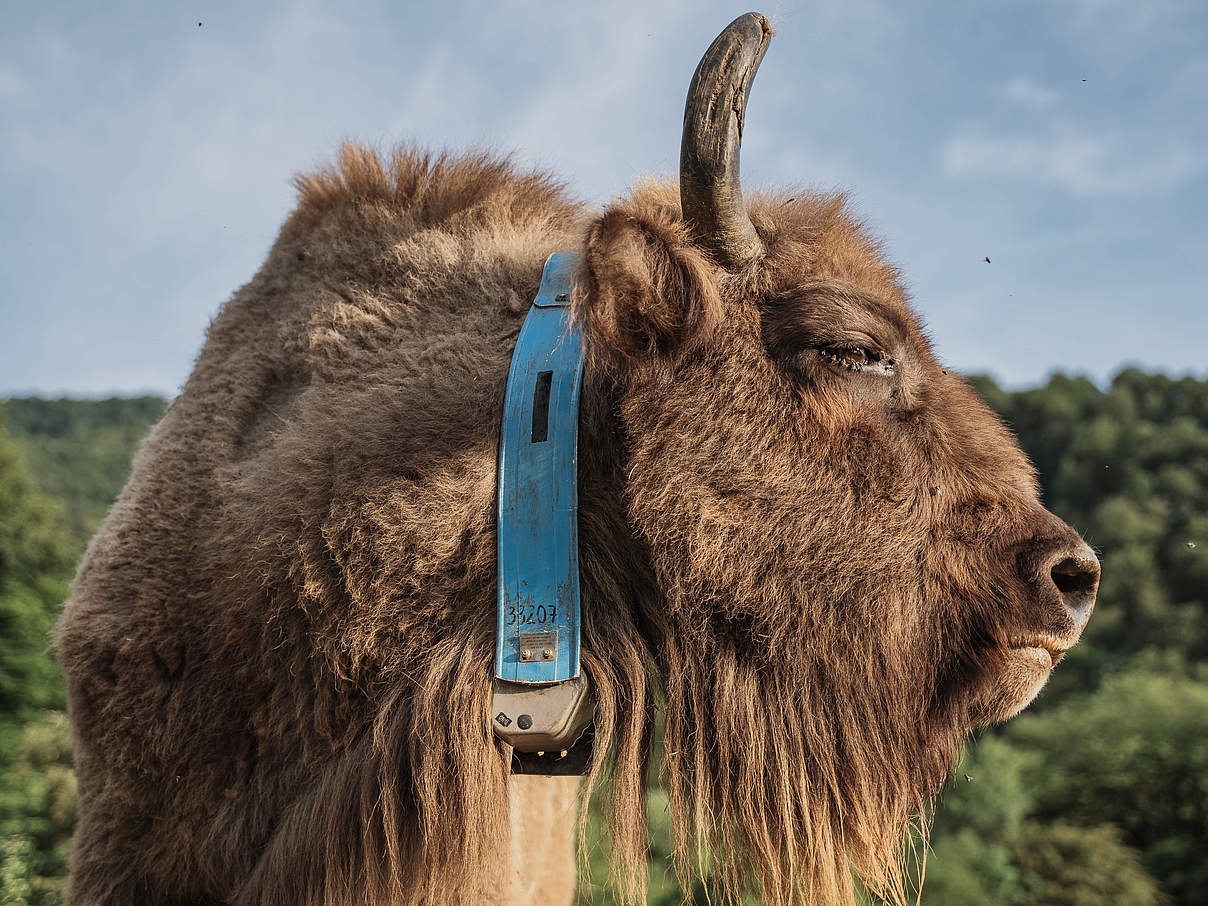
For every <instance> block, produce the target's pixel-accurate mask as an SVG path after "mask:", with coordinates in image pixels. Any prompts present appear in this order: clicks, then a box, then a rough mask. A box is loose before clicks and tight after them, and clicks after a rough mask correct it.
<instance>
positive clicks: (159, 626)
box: [58, 147, 1079, 906]
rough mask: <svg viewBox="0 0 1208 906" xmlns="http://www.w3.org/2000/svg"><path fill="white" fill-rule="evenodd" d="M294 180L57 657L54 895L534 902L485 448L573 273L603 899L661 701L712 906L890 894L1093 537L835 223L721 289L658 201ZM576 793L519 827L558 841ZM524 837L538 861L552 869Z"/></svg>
mask: <svg viewBox="0 0 1208 906" xmlns="http://www.w3.org/2000/svg"><path fill="white" fill-rule="evenodd" d="M298 185H299V189H300V194H301V200H300V203H299V206H298V209H297V211H296V212H295V213H294V214H293V216H292V217H291V218H290V220H289V221H288V222H287V223H286V225H285V227H284V228H283V230H282V232H281V236H280V238H279V240H278V241H277V243H276V245H275V246H274V247H273V249H272V251H271V253H270V255H269V258H268V261H267V262H266V264H265V265H264V267H263V269H262V270H261V271H260V273H259V274H258V275H257V276H256V277H255V279H254V280H253V281H252V282H251V283H249V284H248V285H247V286H246V287H244V288H243V289H242V290H241V291H240V292H239V293H238V294H237V295H236V296H235V297H234V298H233V299H232V300H231V301H230V302H229V303H227V305H226V306H225V307H224V309H223V311H222V313H221V314H220V315H219V317H218V318H217V319H216V320H215V321H214V323H213V324H212V326H211V327H210V330H209V336H208V340H207V343H206V345H205V348H204V350H203V351H202V353H201V356H200V358H199V360H198V362H197V365H196V368H195V369H194V372H193V374H192V376H191V377H190V379H189V381H188V383H187V384H186V386H185V388H184V390H183V392H182V393H181V395H180V396H179V397H178V398H177V399H176V400H175V401H174V403H173V404H172V406H171V407H170V409H169V411H168V412H167V414H166V415H165V417H164V419H163V421H162V422H161V423H160V424H159V425H158V426H157V427H156V429H155V431H154V432H153V433H152V435H151V437H150V439H149V440H148V441H147V443H146V445H145V446H144V448H143V450H142V451H141V453H140V455H139V457H138V460H137V462H136V464H135V468H134V473H133V476H132V477H131V480H130V483H129V484H128V486H127V487H126V489H125V491H124V492H123V493H122V495H121V497H120V499H119V500H118V502H117V504H116V505H115V507H114V509H113V511H112V513H111V514H110V516H109V518H108V520H107V521H106V523H105V525H104V527H103V529H102V530H101V532H100V534H99V535H98V536H97V537H96V539H94V541H93V543H92V546H91V548H90V550H89V553H88V557H87V559H86V561H85V563H84V565H83V567H82V568H81V571H80V574H79V576H78V578H77V581H76V584H75V588H74V591H73V595H72V598H71V600H70V601H69V603H68V606H67V610H66V613H65V614H64V617H63V620H62V623H61V626H60V631H59V640H58V649H59V653H60V657H61V659H62V663H63V665H64V669H65V671H66V673H67V676H68V679H69V685H70V704H71V716H72V721H73V726H74V731H75V740H76V752H77V770H78V775H79V783H80V826H79V830H78V832H77V836H76V843H75V853H74V862H73V876H72V888H71V901H72V902H73V903H75V904H89V906H92V904H118V903H121V904H130V903H174V904H186V903H188V904H201V903H207V904H208V903H231V904H247V906H250V904H330V906H343V904H353V903H356V904H387V903H389V904H420V903H423V904H427V906H438V904H461V903H466V904H468V903H482V902H491V901H496V900H499V899H508V898H509V896H511V897H515V896H518V892H519V891H520V890H521V889H522V888H523V886H524V879H517V878H516V877H515V876H513V875H511V874H508V873H507V872H508V871H509V869H508V863H509V856H508V845H509V844H508V839H509V834H508V828H509V809H508V788H509V783H510V782H511V783H513V784H514V783H515V781H514V780H512V781H510V780H509V777H508V770H507V765H508V763H509V759H508V753H507V752H506V751H503V750H502V747H501V745H500V744H499V743H498V742H497V741H496V740H495V739H494V737H493V736H492V733H491V730H490V726H489V723H488V720H489V714H488V707H489V696H490V687H491V667H492V651H493V644H494V635H493V633H494V582H495V540H494V523H493V513H494V507H493V504H494V492H495V459H496V437H497V433H498V426H499V418H500V412H501V407H502V395H503V388H504V382H505V378H506V374H507V369H508V362H509V358H510V355H511V351H512V346H513V343H514V341H515V338H516V335H517V333H518V330H519V327H520V323H521V321H522V319H523V316H524V313H525V311H526V309H527V308H528V305H529V302H530V300H531V299H532V297H533V294H534V292H535V290H536V288H537V283H538V280H539V276H540V273H541V267H542V263H543V261H544V260H545V258H546V256H547V255H548V254H549V253H551V252H554V251H560V250H575V249H578V250H581V251H582V252H583V253H584V258H583V260H584V268H583V273H582V279H581V290H580V292H579V293H578V294H577V298H576V302H575V304H576V313H577V316H578V317H579V318H580V319H581V321H582V323H583V325H584V329H585V331H586V336H587V339H588V345H589V349H590V357H589V362H588V368H587V374H586V382H585V390H584V403H583V413H582V417H581V426H580V432H581V433H580V444H581V450H582V456H581V465H580V469H581V475H580V482H581V488H580V501H581V512H580V537H581V548H582V549H581V554H580V563H581V570H582V588H583V600H584V613H583V661H584V666H585V669H586V671H587V673H588V674H589V675H590V677H591V680H592V682H593V685H594V687H595V689H596V690H597V696H598V710H597V717H596V728H597V729H596V738H597V743H598V745H597V758H596V764H595V766H594V773H593V777H592V778H590V779H589V785H590V784H592V783H594V782H595V780H596V778H598V777H603V776H604V774H605V773H607V774H608V777H609V781H610V786H609V791H608V792H609V794H608V796H607V797H605V798H606V799H607V801H608V802H609V803H610V806H611V814H612V818H611V829H612V836H613V856H614V860H615V866H616V868H617V869H618V874H619V876H620V879H621V885H622V887H623V888H624V889H625V890H626V891H627V892H628V893H629V895H630V896H631V898H632V899H634V900H637V899H639V898H640V896H641V892H642V887H643V883H644V874H645V827H644V819H643V816H644V808H643V799H644V791H645V785H646V769H647V763H648V759H649V754H650V734H651V727H652V721H653V713H654V710H655V707H656V702H658V701H663V702H665V708H666V739H665V742H666V750H667V756H666V774H667V782H668V784H669V787H670V790H671V798H672V810H673V817H674V823H675V827H676V839H677V849H678V856H677V867H678V869H679V871H680V872H681V873H682V874H683V875H684V876H685V878H686V877H687V876H688V875H689V874H690V873H691V872H692V871H693V870H694V866H695V862H696V858H697V853H698V852H704V853H706V857H707V859H709V860H711V863H712V866H713V872H714V877H715V878H716V880H717V883H718V885H719V887H720V889H721V890H722V891H723V892H724V893H725V894H727V895H730V896H737V895H738V893H739V892H740V891H741V890H743V889H751V890H754V891H755V892H757V893H759V894H760V895H761V896H762V897H763V898H764V900H765V901H766V902H768V903H772V904H800V903H805V902H806V901H809V902H816V903H824V902H850V901H851V897H852V894H851V884H850V880H849V864H850V865H854V866H855V867H856V869H857V870H858V871H859V872H860V873H861V874H862V875H863V876H864V877H865V878H866V879H867V880H868V881H869V882H870V883H871V884H872V886H874V887H877V888H880V889H883V890H885V891H887V892H888V893H890V894H892V893H893V892H894V890H895V888H896V884H897V882H896V878H898V877H899V872H898V865H899V862H900V860H901V857H902V840H903V829H904V827H905V826H906V825H907V823H908V822H909V821H910V820H911V819H912V817H913V816H915V815H917V814H919V813H920V810H921V809H922V808H923V806H924V805H925V804H926V802H927V801H928V798H929V796H930V795H931V794H932V793H933V792H934V791H935V789H936V788H937V786H938V784H939V783H940V782H941V781H942V779H943V778H944V776H945V774H946V772H947V770H948V769H949V767H950V765H951V763H952V760H953V758H954V755H955V753H956V751H957V748H958V746H959V744H960V741H961V740H962V739H963V737H964V736H965V734H966V732H967V731H968V729H969V727H970V726H971V725H972V724H974V723H978V722H985V721H989V720H997V719H1002V718H1004V717H1006V716H1009V714H1011V713H1013V712H1014V711H1016V710H1018V709H1019V708H1021V707H1023V706H1024V705H1025V704H1026V703H1027V701H1028V700H1029V699H1030V698H1031V696H1032V695H1034V694H1035V692H1036V691H1037V690H1038V688H1039V685H1040V684H1041V683H1042V682H1043V679H1044V676H1045V675H1047V670H1043V669H1037V668H1034V667H1033V668H1029V667H1028V666H1027V664H1026V663H1023V664H1022V665H1021V662H1020V659H1019V657H1018V656H1016V655H1015V654H1013V652H1015V651H1018V650H1020V646H1022V645H1028V644H1035V640H1036V639H1038V638H1043V639H1045V640H1050V641H1049V642H1046V645H1047V647H1060V646H1062V645H1064V646H1067V647H1068V644H1072V641H1073V639H1074V638H1076V636H1077V627H1076V626H1075V625H1074V624H1073V622H1072V620H1071V618H1070V616H1069V614H1068V613H1067V612H1066V611H1065V609H1064V608H1063V606H1062V604H1061V600H1060V595H1059V594H1057V590H1056V588H1053V589H1052V590H1050V589H1049V588H1048V585H1052V582H1051V580H1050V581H1048V585H1046V584H1045V581H1046V579H1047V578H1048V572H1047V570H1048V569H1049V566H1048V564H1049V562H1050V560H1051V559H1052V556H1053V551H1054V550H1057V549H1059V548H1060V549H1061V550H1065V549H1068V548H1070V547H1071V546H1076V545H1077V544H1078V543H1079V542H1077V539H1076V536H1074V535H1073V532H1072V531H1071V530H1070V529H1069V528H1068V527H1066V526H1064V524H1062V523H1060V522H1059V521H1058V520H1057V519H1055V517H1053V516H1051V515H1050V514H1048V513H1047V512H1046V511H1045V510H1043V509H1042V507H1041V506H1040V504H1039V503H1038V501H1037V496H1036V486H1035V482H1034V479H1033V474H1032V470H1031V468H1030V466H1029V465H1028V464H1027V462H1026V460H1025V458H1024V457H1023V455H1022V454H1021V453H1020V452H1019V451H1018V449H1017V448H1016V446H1015V444H1014V443H1013V441H1012V439H1011V438H1010V436H1009V435H1008V433H1007V432H1006V430H1005V429H1004V428H1003V427H1002V426H1001V425H1000V424H999V422H998V421H997V420H996V419H995V418H994V416H993V415H992V414H991V413H990V412H989V410H988V409H987V408H986V407H985V406H984V405H983V404H982V403H981V402H980V400H978V398H977V397H976V396H975V395H974V394H973V393H972V391H970V390H969V388H968V387H966V385H965V384H963V383H962V382H961V381H960V380H959V379H958V378H957V377H956V376H953V375H949V374H947V373H946V372H944V371H943V370H942V369H941V368H940V367H939V366H938V365H937V364H936V362H935V360H934V359H933V357H932V355H931V352H930V351H929V348H928V344H927V341H926V339H925V338H924V336H923V334H922V332H921V330H920V328H919V325H918V323H917V321H916V319H915V318H914V316H913V315H912V314H911V312H910V310H909V309H908V307H907V304H906V301H905V295H904V293H903V291H902V289H901V287H900V285H899V283H898V280H897V276H896V274H895V272H894V271H893V270H892V269H891V268H890V267H888V266H887V265H885V264H884V263H883V260H882V258H881V256H880V254H879V252H878V250H877V248H876V246H875V244H874V243H873V242H872V241H870V240H869V239H868V237H867V236H866V234H865V233H864V231H863V230H862V229H861V227H860V226H859V225H858V224H856V223H855V222H853V220H852V219H851V217H850V216H849V215H848V214H847V213H846V212H845V210H844V206H843V201H842V199H841V198H838V197H830V196H816V195H798V196H797V197H796V198H787V197H779V196H768V197H762V198H757V199H755V200H754V201H753V203H752V204H751V211H752V217H753V219H754V222H755V225H756V226H757V228H758V229H759V231H760V233H761V235H762V237H763V239H764V242H765V244H766V246H767V255H766V257H765V258H764V259H763V260H761V261H759V262H757V263H756V264H754V265H751V266H750V267H748V268H747V269H746V270H744V271H743V272H741V273H737V274H733V275H731V274H727V273H725V272H724V271H721V270H720V269H718V268H717V267H715V266H714V265H713V264H712V263H711V262H710V261H709V260H708V258H707V257H706V256H705V255H704V254H703V253H701V252H700V251H699V250H698V249H697V248H696V247H695V246H694V245H693V243H692V242H691V240H690V237H689V236H687V235H686V233H685V231H684V229H683V227H682V225H681V223H680V219H679V213H678V203H677V197H676V194H675V191H674V189H673V187H669V186H665V185H662V184H650V185H646V186H642V187H639V188H638V189H637V190H636V191H635V192H634V193H633V194H632V195H631V196H630V197H629V198H628V199H626V200H624V201H621V202H619V203H617V204H616V205H614V206H613V207H611V208H609V209H608V210H607V211H605V212H604V213H603V215H593V214H591V213H590V212H588V211H586V210H585V209H583V208H581V207H580V206H579V205H577V204H576V203H574V202H573V201H571V200H570V199H568V197H567V196H566V195H565V194H564V193H563V192H562V190H561V189H560V188H559V187H558V186H557V185H556V184H554V183H553V182H551V181H550V179H548V178H547V177H545V176H542V175H532V174H517V173H515V172H514V171H513V170H512V169H511V168H510V167H509V166H508V165H506V164H504V163H500V162H498V161H494V160H491V159H489V158H486V157H462V158H448V157H437V158H433V157H430V156H428V155H426V154H423V153H421V152H419V151H414V150H402V151H398V152H396V153H395V154H394V155H393V156H392V157H391V158H389V159H388V160H387V161H385V162H383V161H380V160H379V159H378V157H377V156H375V155H374V154H373V153H371V152H369V151H366V150H363V149H359V148H354V147H348V148H345V149H344V151H343V153H342V156H341V159H340V162H339V165H338V166H337V167H333V168H331V169H328V170H325V171H322V172H320V173H318V174H316V175H313V176H308V177H302V178H300V179H299V181H298ZM855 347H862V348H867V349H870V350H876V351H879V353H881V354H882V358H881V362H880V364H878V365H877V367H876V368H874V367H871V366H870V367H869V368H866V369H864V370H860V371H851V370H848V368H846V367H844V362H847V364H849V365H850V364H851V363H850V362H849V361H848V360H849V359H851V358H852V357H853V356H857V355H858V353H855V352H852V351H851V350H853V349H854V348H855ZM890 358H892V359H893V360H894V363H895V364H894V365H893V366H887V365H885V362H887V361H888V360H889V359H890ZM877 368H880V369H881V370H877ZM1052 640H1056V641H1052ZM1029 650H1032V651H1035V650H1036V649H1035V648H1034V647H1033V648H1031V649H1029ZM606 756H607V759H608V767H607V771H605V765H604V759H605V757H606ZM542 782H544V783H546V784H547V786H546V787H540V786H539V784H541V783H542ZM550 784H553V785H556V784H561V787H560V788H554V787H553V786H551V785H550ZM565 784H566V781H540V780H538V781H536V784H535V785H532V786H530V787H529V788H528V789H527V791H521V792H522V793H523V792H527V794H529V795H531V796H534V797H537V798H540V797H541V796H545V797H547V799H549V797H551V796H552V797H553V799H549V801H548V802H547V803H546V805H544V806H542V807H541V808H542V809H543V810H548V809H551V808H553V807H554V806H553V804H552V803H553V802H554V800H557V801H559V802H561V805H560V806H559V808H563V809H564V808H565V790H566V786H565ZM559 789H560V790H561V791H562V792H559ZM513 795H514V796H515V795H516V791H514V792H513ZM559 796H562V797H563V798H562V799H561V800H558V797H559ZM512 818H513V820H515V819H516V818H517V815H516V814H513V816H512ZM538 824H541V825H542V826H545V828H546V830H545V831H544V833H545V834H546V835H547V838H548V839H545V838H542V837H541V836H540V832H534V831H532V828H531V827H530V828H529V829H527V830H526V829H525V827H524V825H523V820H521V821H520V824H518V825H517V826H518V829H519V833H520V834H522V835H524V834H532V835H531V836H529V837H526V838H525V839H526V840H527V844H526V845H529V846H530V847H531V848H532V849H533V850H536V849H537V848H538V847H540V849H541V851H542V852H543V853H545V852H566V846H567V845H569V844H568V842H567V841H568V839H569V830H567V829H566V827H567V825H568V822H563V823H562V824H561V825H560V826H559V825H558V824H557V823H555V824H554V826H555V827H556V828H558V830H557V832H556V833H554V834H552V835H551V833H550V831H549V825H548V822H538ZM558 841H560V842H558ZM513 845H515V844H513ZM559 847H561V849H559ZM530 880H531V879H530ZM509 889H510V891H511V893H510V894H509V893H508V890H509ZM899 894H900V892H899ZM569 896H570V890H569V889H565V886H564V889H562V890H561V891H559V892H558V893H557V894H556V896H555V894H554V893H553V892H551V891H548V890H547V891H545V892H544V893H543V894H542V897H543V899H544V898H546V897H548V898H549V901H551V902H552V901H555V900H556V899H569Z"/></svg>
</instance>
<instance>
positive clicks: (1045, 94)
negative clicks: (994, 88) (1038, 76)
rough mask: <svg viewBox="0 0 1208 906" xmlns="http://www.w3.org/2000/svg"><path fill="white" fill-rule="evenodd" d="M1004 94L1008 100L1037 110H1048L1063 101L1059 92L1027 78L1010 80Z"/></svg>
mask: <svg viewBox="0 0 1208 906" xmlns="http://www.w3.org/2000/svg"><path fill="white" fill-rule="evenodd" d="M1002 93H1003V96H1004V97H1005V98H1006V99H1007V100H1009V101H1014V102H1015V103H1017V104H1022V105H1023V106H1025V107H1031V108H1033V109H1035V110H1047V109H1048V108H1050V107H1052V106H1054V105H1055V104H1056V103H1057V102H1058V101H1059V100H1061V95H1060V94H1059V93H1058V92H1056V91H1054V90H1053V89H1052V88H1047V87H1045V86H1044V85H1041V84H1040V83H1039V82H1037V81H1035V80H1033V79H1029V78H1027V77H1026V76H1016V77H1015V78H1013V79H1011V80H1009V81H1008V82H1007V83H1006V84H1005V85H1004V86H1003V89H1002Z"/></svg>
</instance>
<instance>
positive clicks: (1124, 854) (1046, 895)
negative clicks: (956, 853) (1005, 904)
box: [966, 820, 1164, 906]
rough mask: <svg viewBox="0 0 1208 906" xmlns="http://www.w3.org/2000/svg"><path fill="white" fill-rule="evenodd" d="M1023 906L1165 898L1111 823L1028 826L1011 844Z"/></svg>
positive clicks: (1127, 905) (1145, 903) (1124, 904)
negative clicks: (1083, 825) (1087, 825)
mask: <svg viewBox="0 0 1208 906" xmlns="http://www.w3.org/2000/svg"><path fill="white" fill-rule="evenodd" d="M1009 845H1010V847H1011V852H1012V854H1013V857H1014V859H1015V864H1016V865H1017V866H1018V870H1019V890H1020V893H1021V899H1020V900H1019V902H1022V903H1025V904H1027V906H1158V904H1159V903H1162V902H1163V900H1164V898H1163V896H1162V893H1161V891H1160V890H1159V888H1158V884H1157V882H1156V881H1154V879H1153V878H1151V877H1150V876H1149V875H1148V874H1146V872H1145V869H1144V868H1143V867H1142V866H1141V860H1140V858H1139V857H1138V855H1137V853H1136V851H1135V850H1133V849H1131V848H1130V847H1129V846H1127V845H1126V844H1125V843H1124V842H1123V841H1122V840H1121V834H1120V831H1119V830H1118V829H1117V828H1114V827H1112V826H1111V825H1110V824H1098V825H1093V826H1090V827H1082V826H1078V825H1074V824H1070V823H1068V822H1066V821H1063V820H1057V821H1054V822H1052V823H1050V824H1044V823H1040V822H1035V821H1030V822H1028V823H1027V824H1025V825H1024V826H1023V827H1022V828H1021V829H1020V830H1019V831H1018V832H1017V833H1016V834H1015V835H1014V836H1013V837H1012V838H1011V841H1010V844H1009ZM966 902H973V901H966Z"/></svg>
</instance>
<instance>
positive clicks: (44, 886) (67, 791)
mask: <svg viewBox="0 0 1208 906" xmlns="http://www.w3.org/2000/svg"><path fill="white" fill-rule="evenodd" d="M75 818H76V786H75V775H74V774H73V773H72V770H71V734H70V732H69V730H68V726H67V715H65V714H64V713H63V712H62V711H48V712H46V713H45V714H43V715H41V716H40V717H39V718H37V719H36V720H34V721H32V722H30V723H28V724H26V726H25V727H24V728H23V730H22V733H21V737H20V740H19V742H18V745H17V750H16V753H15V758H14V759H13V761H12V762H11V763H10V764H9V765H8V766H7V768H6V770H5V772H4V773H3V774H2V775H0V841H3V845H2V846H0V896H3V897H8V898H10V899H11V901H12V902H13V903H22V904H24V903H28V904H29V906H54V904H58V903H60V902H62V898H63V888H64V884H65V881H66V878H67V857H68V846H69V841H70V839H71V831H72V828H73V827H74V826H75ZM7 902H9V899H0V904H4V903H7Z"/></svg>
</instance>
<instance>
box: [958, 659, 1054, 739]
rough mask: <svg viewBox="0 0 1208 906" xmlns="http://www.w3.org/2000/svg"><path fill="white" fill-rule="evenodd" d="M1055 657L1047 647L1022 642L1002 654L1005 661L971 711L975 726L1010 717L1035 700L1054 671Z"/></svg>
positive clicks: (970, 714)
mask: <svg viewBox="0 0 1208 906" xmlns="http://www.w3.org/2000/svg"><path fill="white" fill-rule="evenodd" d="M1053 664H1054V658H1053V655H1052V654H1050V653H1049V651H1048V650H1046V649H1045V648H1043V647H1040V646H1033V645H1021V646H1018V647H1012V648H1009V649H1008V650H1007V651H1006V652H1005V653H1004V654H1003V655H1002V664H1001V667H1000V669H999V671H998V673H997V675H996V676H995V677H994V681H993V683H988V684H987V687H986V689H985V690H984V691H983V692H982V693H981V694H980V695H978V696H976V697H975V698H974V700H973V702H972V706H971V707H970V711H969V719H970V723H971V724H972V725H973V726H974V727H987V726H989V725H990V724H997V723H1002V722H1003V721H1006V720H1010V719H1011V718H1012V717H1014V716H1015V715H1016V714H1018V713H1019V712H1020V711H1022V710H1023V709H1024V708H1026V707H1027V706H1028V705H1030V704H1031V703H1032V701H1033V700H1034V699H1035V698H1036V696H1037V695H1039V694H1040V690H1041V689H1043V688H1044V684H1045V683H1047V682H1048V681H1049V675H1050V674H1051V673H1052V672H1053Z"/></svg>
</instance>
